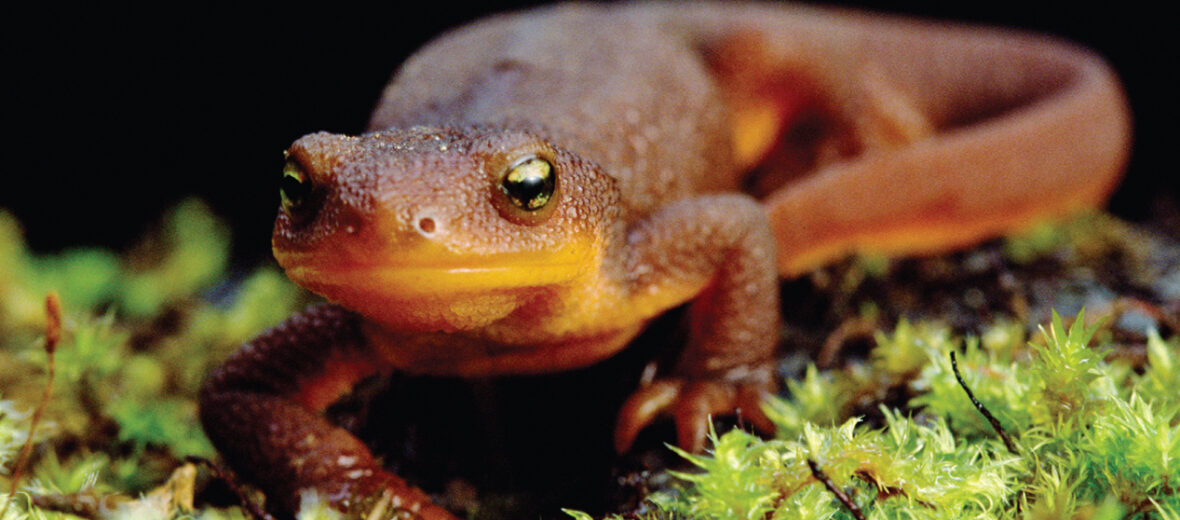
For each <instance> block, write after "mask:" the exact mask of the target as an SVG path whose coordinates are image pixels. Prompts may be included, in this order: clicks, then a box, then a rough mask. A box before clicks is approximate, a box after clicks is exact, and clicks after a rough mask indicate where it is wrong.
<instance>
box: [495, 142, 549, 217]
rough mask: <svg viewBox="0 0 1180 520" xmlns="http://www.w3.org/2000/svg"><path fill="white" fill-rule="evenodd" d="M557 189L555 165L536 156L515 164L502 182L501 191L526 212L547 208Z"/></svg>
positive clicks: (509, 168)
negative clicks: (546, 205)
mask: <svg viewBox="0 0 1180 520" xmlns="http://www.w3.org/2000/svg"><path fill="white" fill-rule="evenodd" d="M556 188H557V175H556V174H555V173H554V171H553V165H552V164H550V163H549V161H546V160H545V159H542V158H540V157H537V156H535V155H530V156H528V157H525V158H523V159H520V160H519V161H516V162H515V163H513V164H512V166H509V167H508V173H506V174H504V178H503V179H502V180H501V181H500V191H502V192H504V195H507V196H508V200H510V201H512V204H513V205H515V206H516V207H518V208H520V209H523V210H525V211H536V210H539V209H541V208H543V207H545V204H548V203H549V200H550V199H551V198H553V190H554V189H556Z"/></svg>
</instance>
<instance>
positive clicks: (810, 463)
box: [807, 459, 865, 520]
mask: <svg viewBox="0 0 1180 520" xmlns="http://www.w3.org/2000/svg"><path fill="white" fill-rule="evenodd" d="M807 467H809V468H811V476H813V477H815V479H816V480H818V481H820V482H822V483H823V485H824V487H826V488H828V491H831V492H832V494H833V495H836V499H837V500H839V501H840V503H841V504H844V507H846V508H848V512H849V513H852V516H853V517H855V518H856V520H865V514H864V512H863V511H861V510H860V506H858V505H856V503H854V502H853V501H852V499H851V498H849V497H848V494H847V493H845V492H843V491H841V490H840V488H838V487H836V483H835V482H832V479H831V478H829V477H828V475H827V474H826V473H824V472H823V470H821V469H819V464H816V463H815V460H813V459H807Z"/></svg>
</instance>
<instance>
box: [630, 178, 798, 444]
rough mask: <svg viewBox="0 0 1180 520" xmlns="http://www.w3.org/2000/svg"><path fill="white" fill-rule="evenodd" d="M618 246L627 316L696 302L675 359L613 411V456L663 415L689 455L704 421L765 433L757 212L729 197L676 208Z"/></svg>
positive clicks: (763, 274) (765, 253) (765, 229)
mask: <svg viewBox="0 0 1180 520" xmlns="http://www.w3.org/2000/svg"><path fill="white" fill-rule="evenodd" d="M627 247H628V250H629V255H628V262H629V264H630V265H629V266H628V269H627V271H628V272H630V273H633V274H634V278H633V279H632V280H631V284H632V286H631V287H632V291H633V294H634V296H633V298H634V306H635V308H639V309H641V308H644V307H646V306H648V305H652V304H656V305H659V304H658V303H657V302H658V301H659V300H664V299H666V298H674V297H675V296H676V295H678V294H680V293H682V292H684V291H686V290H688V291H690V292H692V293H694V294H696V296H695V297H694V298H693V299H692V303H691V304H690V306H689V308H688V319H687V321H688V334H689V337H688V344H687V345H686V347H685V350H684V352H683V353H682V354H681V356H680V359H679V360H678V362H677V365H676V367H674V369H673V370H672V372H671V374H670V376H669V377H668V378H666V379H662V380H657V381H656V382H654V383H653V384H651V385H649V386H646V387H644V388H641V389H639V390H638V391H637V392H635V394H634V395H632V396H631V398H630V399H628V401H627V403H626V404H625V405H624V406H623V408H622V410H621V411H620V412H619V423H618V426H617V427H616V430H615V449H616V450H618V451H620V452H621V451H625V450H626V449H627V448H628V447H629V446H630V445H631V443H632V441H633V440H634V438H635V436H636V435H637V434H638V433H639V431H640V430H641V429H643V427H644V426H646V425H647V424H648V423H650V422H651V421H652V420H653V419H654V418H655V416H657V415H659V414H661V413H665V412H666V413H670V414H671V415H672V416H673V417H674V418H675V420H676V428H677V434H678V443H679V444H680V446H681V447H682V448H684V449H686V450H689V451H692V452H699V451H701V449H703V448H704V442H705V435H706V433H707V432H708V424H709V417H710V415H714V414H718V415H722V414H729V413H732V412H734V411H737V410H740V411H741V413H742V414H743V416H744V418H746V419H749V420H750V421H751V422H752V423H753V424H754V426H755V427H757V428H758V429H760V430H763V431H766V432H772V431H773V430H774V428H773V426H772V425H771V424H770V422H769V419H767V418H766V416H765V415H764V414H763V413H762V411H761V407H760V403H761V400H762V397H763V396H764V395H765V394H766V393H768V392H770V391H771V390H772V389H773V388H774V382H773V377H772V376H773V374H772V369H771V361H772V354H773V351H774V347H775V344H776V342H777V339H778V323H779V320H778V286H777V283H778V282H777V277H776V276H777V275H776V272H775V255H774V237H773V236H772V235H771V233H770V227H769V225H768V224H767V222H766V214H765V211H764V210H763V208H762V207H761V206H760V205H758V203H757V202H755V201H754V199H752V198H750V197H747V196H743V195H735V194H728V195H706V196H699V197H695V198H691V199H687V200H683V201H680V202H677V203H674V204H670V205H668V206H666V207H664V208H662V209H661V210H660V211H658V212H656V213H655V214H654V215H652V216H650V217H648V218H647V219H645V220H644V221H642V222H640V223H639V224H637V225H635V226H634V227H633V229H632V230H631V231H630V232H629V235H628V237H627ZM677 303H679V302H677Z"/></svg>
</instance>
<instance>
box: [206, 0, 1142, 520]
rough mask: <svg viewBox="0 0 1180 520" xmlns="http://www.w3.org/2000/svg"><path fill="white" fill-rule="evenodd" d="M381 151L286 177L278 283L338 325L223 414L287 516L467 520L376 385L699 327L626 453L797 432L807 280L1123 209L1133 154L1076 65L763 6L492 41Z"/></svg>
mask: <svg viewBox="0 0 1180 520" xmlns="http://www.w3.org/2000/svg"><path fill="white" fill-rule="evenodd" d="M368 130H369V131H368V133H365V134H362V135H359V136H345V135H336V134H328V133H315V134H311V135H307V136H305V137H302V138H300V139H299V140H297V141H296V142H295V143H294V144H292V145H291V147H290V148H289V149H288V150H287V163H286V166H285V168H284V170H283V177H282V185H281V193H282V205H281V209H280V211H279V214H278V217H277V219H276V222H275V226H274V236H273V246H274V252H275V256H276V258H277V259H278V261H279V263H280V264H281V265H282V266H283V268H284V269H285V270H286V272H287V274H288V275H289V276H290V278H291V279H292V280H294V281H295V282H297V283H299V284H300V285H302V286H304V287H306V288H308V289H310V290H312V291H314V292H316V293H319V294H321V295H323V296H324V297H326V298H327V299H328V300H329V301H330V302H332V303H328V304H323V305H320V306H316V307H313V308H311V309H308V310H306V311H304V312H302V313H300V314H298V315H296V316H294V317H292V318H291V319H289V320H288V321H286V322H285V323H283V324H281V325H279V326H278V327H276V328H274V329H273V330H270V331H268V332H266V333H264V334H262V335H261V336H259V337H258V338H256V339H254V340H253V341H251V342H250V343H248V344H246V345H245V346H244V347H242V348H241V350H240V351H238V352H237V353H236V354H234V355H233V356H232V357H230V358H229V359H228V360H227V361H226V362H225V363H224V364H223V365H222V366H221V367H220V368H218V369H216V370H215V371H214V372H213V373H212V374H210V376H209V377H208V379H207V381H206V383H205V386H204V389H203V391H202V394H201V419H202V422H203V423H204V427H205V429H206V431H207V432H208V434H209V437H210V438H211V439H212V441H213V442H214V444H215V445H216V446H217V448H218V449H219V450H220V452H221V453H222V455H223V456H224V457H225V460H226V461H227V462H228V463H229V464H230V465H231V466H232V467H233V468H234V469H236V470H237V471H238V472H240V473H241V474H242V475H243V476H245V477H246V478H247V479H248V480H250V481H253V482H255V483H257V484H258V485H260V486H261V487H262V488H263V489H264V490H265V491H267V493H268V495H269V496H270V497H271V498H272V499H273V500H275V501H276V502H278V503H279V507H280V508H284V509H286V510H287V511H290V510H292V509H294V508H295V507H296V505H297V503H298V500H299V493H300V490H304V489H315V490H318V491H319V492H320V493H321V496H326V497H328V498H329V499H330V500H332V501H333V503H335V504H337V505H338V506H339V507H341V508H349V507H356V504H357V502H358V500H359V499H360V498H362V497H372V496H376V495H381V496H384V497H385V498H386V499H387V502H386V505H388V506H391V507H395V508H401V509H404V510H406V511H413V512H416V513H417V514H419V515H421V516H422V517H423V518H450V517H451V516H450V514H449V513H448V512H447V511H446V510H445V509H443V508H441V507H439V506H437V505H434V504H432V503H431V502H430V500H429V498H428V497H427V495H426V494H424V493H423V492H422V491H420V490H418V489H416V488H414V487H412V486H409V485H407V484H406V483H405V482H404V481H403V480H401V479H400V478H398V477H397V476H395V475H393V474H391V473H389V472H387V471H385V470H383V469H382V468H381V467H380V466H379V465H378V464H377V462H375V460H374V458H373V456H372V455H371V454H370V452H369V450H368V449H367V448H366V447H365V446H364V445H363V444H362V443H361V442H360V441H359V440H357V439H356V438H355V437H353V436H352V435H351V434H349V433H348V432H346V431H345V430H343V429H341V428H338V427H336V426H333V425H332V424H330V423H329V422H328V421H327V420H325V419H324V418H323V416H322V412H323V410H324V409H325V408H326V407H327V406H328V405H329V404H331V403H332V402H334V401H335V400H337V399H338V398H339V397H340V396H341V395H342V394H344V393H346V392H348V391H349V390H350V389H351V387H352V386H353V385H354V384H355V383H356V382H358V381H359V380H361V379H362V378H365V377H368V376H370V375H373V374H377V373H384V372H390V371H395V370H396V371H404V372H408V373H415V374H436V375H450V376H455V375H458V376H494V375H508V374H527V373H542V372H551V371H560V370H564V369H570V368H574V367H582V366H586V365H588V364H592V363H595V362H597V361H600V360H602V359H604V358H607V357H609V356H611V355H612V354H615V353H616V352H618V351H619V350H620V349H622V348H623V347H624V346H625V345H627V343H628V341H630V340H631V339H632V338H634V337H635V335H636V334H637V332H639V331H640V330H641V329H642V328H643V327H644V325H645V324H647V323H648V322H649V321H650V320H652V319H653V318H654V317H656V316H658V315H660V314H661V313H662V312H664V311H666V310H668V309H670V308H672V307H675V306H679V305H681V304H685V303H688V306H687V311H686V312H687V313H689V316H690V319H688V320H687V323H689V329H690V330H688V332H687V335H686V336H687V345H685V347H684V350H683V353H682V354H681V356H680V358H679V360H678V362H677V363H676V364H675V366H670V367H664V370H663V374H662V377H661V378H658V379H656V380H655V381H654V382H651V383H650V384H646V385H645V386H643V387H641V388H639V389H638V390H637V391H636V392H635V393H634V394H633V395H632V397H631V398H630V399H629V400H627V402H626V403H625V404H624V406H623V407H622V410H621V411H620V414H619V420H618V423H617V425H616V427H615V444H616V448H617V449H619V450H625V449H627V448H628V446H629V445H630V443H631V442H632V440H633V439H634V437H635V435H636V434H637V432H638V431H640V430H641V429H642V428H644V427H645V426H646V425H647V424H649V423H650V422H651V421H653V420H655V419H656V418H657V417H658V416H661V415H671V416H672V417H673V418H674V419H675V422H676V425H677V431H678V437H679V438H678V442H679V444H680V445H681V446H683V447H685V448H687V449H690V450H699V449H701V447H702V443H703V439H704V433H705V431H706V425H707V422H708V417H709V415H710V414H724V413H730V412H733V411H735V410H737V409H741V410H742V412H743V414H744V416H745V417H746V418H747V419H748V420H750V421H751V422H752V423H753V424H755V425H756V426H759V427H762V428H769V427H768V426H767V424H766V418H765V417H764V416H762V415H761V412H760V408H759V406H758V402H759V400H760V399H761V397H762V396H763V395H764V394H765V393H766V392H769V391H772V390H773V388H774V382H773V381H772V377H771V375H772V374H771V371H770V363H771V359H772V353H773V350H774V347H775V342H776V337H777V334H776V333H777V326H778V325H777V324H778V319H777V317H778V312H779V302H778V295H777V283H778V282H777V280H778V279H779V278H780V277H784V276H793V275H797V274H799V273H802V272H805V271H807V270H809V269H812V268H814V267H816V266H820V265H823V264H824V263H825V262H828V261H831V260H832V259H835V258H838V257H840V256H843V255H846V254H848V253H850V252H854V251H878V252H883V253H889V254H914V253H929V252H935V251H943V250H947V249H950V248H954V247H958V246H962V245H965V244H969V243H971V242H974V241H978V240H981V239H984V238H987V237H991V236H994V235H996V234H999V233H1002V232H1004V231H1008V230H1012V229H1015V228H1018V227H1020V226H1024V225H1027V224H1029V223H1031V222H1034V221H1036V220H1038V219H1042V218H1050V217H1058V216H1062V215H1065V214H1067V213H1069V212H1071V211H1074V210H1078V209H1081V208H1086V207H1092V206H1095V205H1099V204H1101V203H1102V202H1103V201H1104V200H1105V198H1106V196H1107V195H1108V193H1109V192H1110V191H1111V190H1112V188H1113V186H1114V185H1115V184H1116V183H1117V181H1118V179H1119V176H1120V174H1121V170H1122V166H1123V164H1124V162H1125V159H1126V156H1127V153H1128V146H1129V116H1128V113H1127V108H1126V104H1125V101H1124V98H1123V95H1122V93H1121V90H1120V87H1119V84H1118V82H1117V79H1116V78H1115V76H1114V74H1113V73H1112V72H1111V70H1110V69H1109V68H1108V67H1107V66H1106V65H1105V64H1104V63H1103V62H1102V61H1101V60H1100V59H1099V58H1098V57H1096V56H1095V55H1093V54H1091V53H1089V52H1087V51H1085V50H1083V49H1079V48H1077V47H1075V46H1073V45H1071V44H1068V43H1065V42H1062V41H1058V40H1054V39H1051V38H1046V37H1041V36H1035V35H1028V34H1023V33H1018V32H1013V31H1006V30H998V29H980V28H973V27H962V26H954V25H947V24H941V23H931V22H923V21H913V20H904V19H897V18H890V17H885V16H881V15H872V14H862V13H855V12H845V11H836V10H827V9H819V8H812V7H800V6H788V5H749V4H738V3H706V4H670V5H665V4H647V5H645V4H640V5H619V6H591V5H569V6H557V7H551V8H544V9H538V10H534V11H530V12H526V13H523V14H515V15H508V16H499V17H493V18H489V19H486V20H484V21H480V22H477V23H474V24H472V25H469V26H467V27H464V28H462V29H459V30H457V31H453V32H450V33H448V34H446V35H444V36H442V37H441V38H439V39H437V40H436V41H434V42H432V43H431V44H429V45H427V46H426V47H425V48H424V49H422V50H420V51H419V52H418V53H417V54H415V55H414V56H413V57H411V58H410V59H409V60H408V61H407V62H406V63H405V64H404V65H403V66H402V67H401V69H400V71H399V72H397V74H396V75H395V77H394V79H393V80H392V82H391V83H390V84H389V86H388V87H387V88H386V89H385V91H384V93H383V95H382V97H381V99H380V101H379V103H378V105H377V108H376V110H375V112H374V114H373V116H372V120H371V123H370V125H369V129H368ZM752 172H753V173H752ZM751 194H753V195H751ZM788 307H789V306H788Z"/></svg>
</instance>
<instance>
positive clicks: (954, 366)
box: [951, 350, 1020, 456]
mask: <svg viewBox="0 0 1180 520" xmlns="http://www.w3.org/2000/svg"><path fill="white" fill-rule="evenodd" d="M951 371H952V372H954V373H955V379H956V380H958V381H959V386H960V387H962V388H963V391H964V392H966V393H967V398H968V399H970V400H971V404H973V405H975V409H976V410H979V413H981V414H983V417H984V418H985V419H987V422H988V423H989V424H991V425H992V429H993V430H995V431H996V433H997V434H999V436H1000V439H1003V441H1004V446H1007V447H1008V451H1010V452H1012V454H1013V455H1017V456H1019V455H1020V450H1017V449H1016V444H1015V443H1014V442H1012V439H1011V438H1010V437H1008V434H1007V433H1005V432H1004V428H1003V426H1001V425H1000V421H999V420H997V419H996V416H994V415H992V413H991V412H990V411H988V409H987V408H986V407H984V406H983V403H981V402H979V400H978V399H976V398H975V393H974V392H972V391H971V388H969V387H968V386H967V383H966V382H965V381H963V375H962V374H960V373H959V361H958V359H956V358H955V351H953V350H952V351H951Z"/></svg>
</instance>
